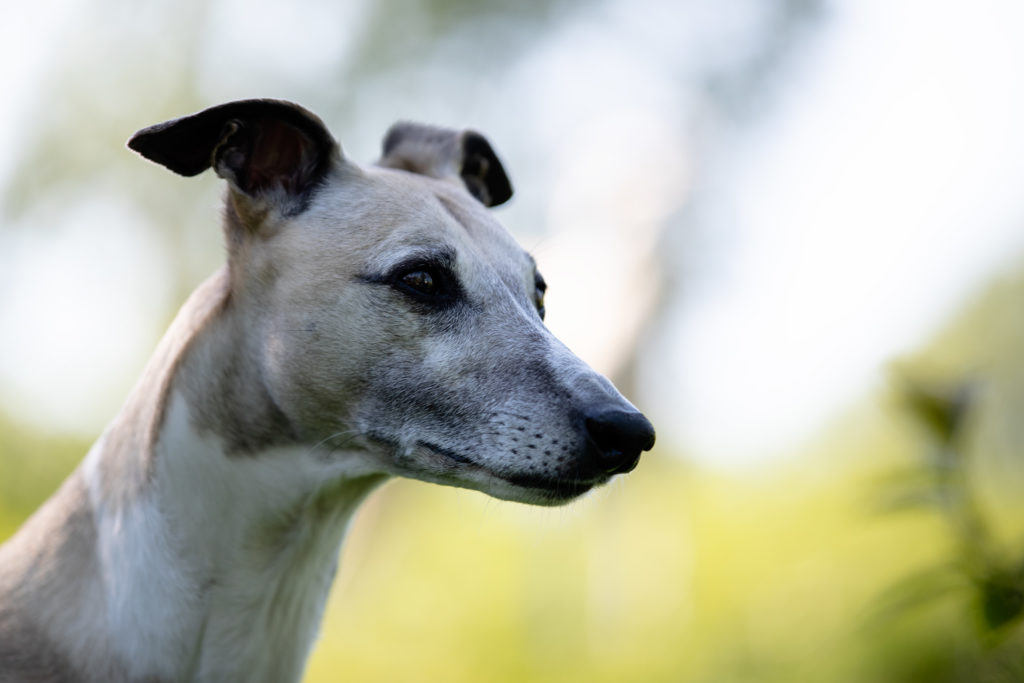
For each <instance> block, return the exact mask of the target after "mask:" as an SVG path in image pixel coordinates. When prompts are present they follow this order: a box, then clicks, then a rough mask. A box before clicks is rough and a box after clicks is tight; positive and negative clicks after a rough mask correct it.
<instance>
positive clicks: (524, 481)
mask: <svg viewBox="0 0 1024 683" xmlns="http://www.w3.org/2000/svg"><path fill="white" fill-rule="evenodd" d="M502 478H503V479H505V481H507V482H509V483H511V484H515V485H516V486H521V487H523V488H526V489H532V490H534V491H543V492H544V493H545V494H547V495H549V496H551V497H552V499H554V500H570V499H572V498H575V497H576V496H580V495H583V494H584V493H586V492H587V491H589V490H590V489H592V488H594V487H595V486H597V485H599V484H602V483H603V482H604V480H603V479H596V480H579V479H572V480H568V479H549V478H547V477H541V476H537V475H529V474H520V475H513V476H506V477H502Z"/></svg>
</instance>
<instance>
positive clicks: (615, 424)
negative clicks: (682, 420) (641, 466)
mask: <svg viewBox="0 0 1024 683" xmlns="http://www.w3.org/2000/svg"><path fill="white" fill-rule="evenodd" d="M583 424H584V425H585V426H586V428H587V435H588V436H589V437H590V441H591V443H592V444H593V446H594V448H595V450H596V456H597V461H598V462H597V466H598V467H599V468H600V469H601V470H602V471H604V472H607V473H608V474H622V473H625V472H629V471H631V470H632V469H633V468H634V467H636V464H637V462H639V460H640V453H641V451H649V450H651V447H652V446H654V426H653V425H652V424H651V423H650V422H649V421H648V420H647V418H646V417H644V416H643V415H641V414H640V413H637V412H634V411H624V410H597V411H594V412H593V413H590V414H588V415H585V416H584V418H583Z"/></svg>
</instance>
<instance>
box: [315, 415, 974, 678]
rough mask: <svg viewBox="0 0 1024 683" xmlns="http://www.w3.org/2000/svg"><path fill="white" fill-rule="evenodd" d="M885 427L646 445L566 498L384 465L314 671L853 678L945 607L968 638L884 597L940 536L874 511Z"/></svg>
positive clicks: (348, 554)
mask: <svg viewBox="0 0 1024 683" xmlns="http://www.w3.org/2000/svg"><path fill="white" fill-rule="evenodd" d="M862 436H863V435H862ZM891 436H892V435H889V438H887V439H886V440H884V441H879V442H877V443H871V442H872V439H871V438H870V437H866V438H860V439H857V441H858V442H859V446H861V447H867V448H871V449H872V451H868V452H861V453H860V454H859V456H860V457H859V458H848V459H844V456H843V454H842V453H841V452H837V453H835V454H834V455H835V456H836V457H837V458H838V460H836V459H833V460H831V462H830V465H829V466H827V467H826V468H824V469H814V470H809V469H808V467H806V466H805V465H803V464H801V462H806V461H794V462H790V463H789V464H788V465H786V466H784V467H780V468H777V469H776V470H773V471H769V472H764V473H761V474H759V475H750V474H747V475H735V476H729V475H722V474H718V475H714V474H710V473H707V472H700V471H696V470H694V469H692V468H690V467H687V466H685V465H684V464H683V463H682V461H681V460H678V459H676V458H673V457H671V456H670V455H668V454H666V453H656V454H654V455H653V456H651V457H648V458H646V459H645V460H644V461H643V463H642V465H641V467H640V468H638V470H637V471H636V472H635V473H633V474H632V475H630V476H629V477H628V478H625V479H624V480H622V481H619V482H616V483H615V484H613V485H612V486H611V487H609V488H608V489H606V490H602V491H598V492H596V493H595V494H593V495H591V496H589V497H588V498H586V499H585V500H583V501H580V502H578V503H576V504H574V505H573V506H571V507H570V508H568V509H558V510H546V509H541V510H538V509H533V508H528V507H525V506H517V505H514V504H507V503H500V502H495V501H491V500H489V499H487V498H485V497H483V496H481V495H480V494H476V493H472V492H462V491H453V490H450V489H441V488H439V487H430V486H424V485H422V484H416V483H412V482H395V483H392V484H390V485H389V486H388V487H387V488H386V489H385V490H384V491H382V492H381V493H379V494H378V495H377V496H376V497H375V498H374V499H373V500H372V501H371V502H370V503H369V505H368V506H367V507H366V508H365V509H364V510H363V513H362V517H361V519H360V520H359V522H358V523H357V525H356V527H355V529H354V532H353V534H352V538H351V539H350V542H349V545H348V546H347V547H346V549H345V552H344V553H343V561H342V564H343V569H342V572H341V576H340V580H339V582H338V583H337V584H336V586H335V590H334V593H333V595H332V597H331V600H330V603H329V606H328V612H327V617H326V619H325V622H324V627H323V633H322V638H321V640H320V642H319V644H318V646H317V649H316V651H315V653H314V656H313V658H312V660H311V663H310V667H309V670H308V675H307V681H336V680H342V679H344V680H358V681H428V680H430V681H433V680H443V681H483V680H486V681H527V680H528V681H577V680H579V681H609V682H611V681H748V680H749V681H755V680H756V681H793V680H829V681H840V680H850V681H856V680H872V677H873V676H875V675H877V674H881V673H882V670H884V669H886V668H889V667H891V666H896V663H893V662H892V661H890V660H891V658H892V657H893V656H899V657H902V658H903V659H905V660H907V662H908V664H909V665H916V664H915V662H916V661H917V659H919V658H916V657H915V656H911V657H908V651H907V648H915V647H916V648H919V649H923V650H925V651H926V654H927V651H928V650H929V648H931V649H935V648H936V647H938V646H937V645H936V642H938V641H937V639H939V640H941V639H942V638H944V637H945V636H944V635H943V632H942V630H941V629H940V630H939V631H938V634H937V635H936V634H933V633H930V632H929V630H928V629H932V630H933V631H934V626H935V622H934V621H933V620H934V619H935V618H936V615H939V617H938V618H940V619H942V621H943V622H947V621H949V622H951V623H953V624H954V626H953V630H954V631H955V635H956V636H957V637H958V638H962V636H963V635H964V633H963V630H961V629H960V627H959V626H958V625H956V623H955V618H957V617H958V616H960V615H961V612H962V610H961V609H960V607H961V606H960V605H959V604H951V603H949V601H947V602H946V603H944V604H938V606H937V607H935V608H933V609H931V610H930V611H928V612H927V619H928V620H930V621H929V622H928V623H929V624H930V626H928V627H927V628H924V627H923V625H921V624H917V625H915V620H920V619H921V618H922V617H921V616H920V615H919V614H915V613H911V614H908V615H903V614H890V615H887V614H886V613H885V612H884V611H883V610H882V603H881V602H880V600H879V596H880V595H882V594H883V593H884V592H885V590H886V588H887V587H888V586H890V585H892V584H893V583H894V582H896V581H898V580H900V579H901V578H903V577H904V576H907V575H910V574H911V573H913V572H915V571H917V570H920V569H922V568H925V567H928V566H931V565H935V564H938V563H940V562H942V561H943V559H944V557H945V555H946V553H947V552H948V551H949V549H948V547H947V546H946V542H945V540H944V539H945V536H944V534H943V530H942V527H941V525H940V524H939V523H938V521H937V518H936V517H935V516H933V515H931V514H929V513H927V512H923V511H920V512H909V513H901V514H898V515H897V514H889V513H883V512H880V511H879V506H878V502H879V501H880V500H881V496H880V495H879V496H876V493H877V490H876V489H877V488H878V486H879V481H880V479H879V477H878V476H877V475H878V473H880V472H885V471H888V469H889V468H890V467H891V465H892V464H893V462H894V460H895V459H902V460H903V461H904V462H906V461H907V458H908V457H910V451H909V449H908V448H907V447H908V446H909V445H910V444H909V443H907V442H901V441H900V440H899V439H893V438H891ZM850 445H851V446H852V444H850ZM838 450H839V451H842V450H843V449H842V448H839V449H838ZM942 615H945V616H942ZM889 642H899V643H903V649H899V650H898V651H895V652H889V651H888V645H887V643H889ZM875 680H878V679H877V678H876V679H875Z"/></svg>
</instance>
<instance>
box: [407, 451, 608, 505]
mask: <svg viewBox="0 0 1024 683" xmlns="http://www.w3.org/2000/svg"><path fill="white" fill-rule="evenodd" d="M416 445H417V446H420V447H421V448H426V449H427V450H429V451H432V452H434V453H437V454H438V455H442V456H444V457H446V458H448V459H450V460H454V461H455V462H457V463H459V464H461V465H473V466H475V467H482V466H481V465H480V464H479V463H478V462H476V461H474V460H471V459H470V458H467V457H466V456H464V455H460V454H459V453H456V452H455V451H452V450H450V449H448V448H445V447H443V446H438V445H437V444H433V443H430V442H429V441H417V442H416ZM496 476H498V477H500V478H501V479H504V480H505V481H507V482H508V483H510V484H514V485H516V486H519V487H521V488H524V489H530V490H532V491H537V492H540V493H542V494H543V495H544V496H545V497H547V498H550V500H551V501H554V502H557V501H564V500H570V499H572V498H575V497H577V496H580V495H583V494H584V493H586V492H587V491H589V490H590V489H592V488H594V487H595V486H597V485H598V484H601V483H603V479H598V480H591V481H581V480H575V479H574V480H565V479H549V478H547V477H541V476H537V475H529V474H519V475H501V474H498V475H496Z"/></svg>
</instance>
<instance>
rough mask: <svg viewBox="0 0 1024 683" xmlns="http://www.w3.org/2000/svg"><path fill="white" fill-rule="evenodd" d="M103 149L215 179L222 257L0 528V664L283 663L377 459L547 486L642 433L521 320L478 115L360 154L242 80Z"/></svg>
mask: <svg viewBox="0 0 1024 683" xmlns="http://www.w3.org/2000/svg"><path fill="white" fill-rule="evenodd" d="M128 146H129V147H130V148H131V149H133V150H135V151H137V152H139V153H140V154H142V155H143V156H144V157H146V158H148V159H150V160H152V161H155V162H157V163H159V164H162V165H164V166H166V167H167V168H168V169H170V170H171V171H174V172H175V173H178V174H181V175H183V176H194V175H197V174H199V173H201V172H202V171H204V170H205V169H207V168H211V167H212V168H213V170H214V171H215V172H216V173H217V175H218V176H220V177H221V178H223V179H224V180H225V181H227V186H228V187H227V192H226V196H225V208H224V220H223V222H224V231H225V234H226V240H227V252H228V257H227V264H226V266H225V267H224V268H222V269H221V270H220V271H219V272H217V273H216V274H215V275H213V276H212V277H211V278H210V279H209V280H207V281H206V282H205V283H204V284H202V285H201V286H200V287H199V288H198V289H197V290H196V291H195V292H194V293H193V294H192V296H191V297H190V298H189V299H188V301H187V302H186V303H185V305H184V307H183V308H182V310H181V312H180V313H179V314H178V316H177V318H176V320H175V321H174V323H173V324H172V326H171V328H170V330H169V332H168V333H167V335H166V336H165V337H164V339H163V340H162V341H161V342H160V344H159V346H158V348H157V350H156V353H155V355H154V357H153V358H152V360H151V361H150V363H149V364H148V366H147V367H146V370H145V372H144V374H143V376H142V379H141V380H140V381H139V383H138V385H137V386H136V387H135V389H134V390H133V392H132V393H131V396H130V397H129V398H128V401H127V403H126V404H125V405H124V407H123V408H122V410H121V412H120V413H119V414H118V415H117V416H116V417H115V418H114V421H113V422H112V423H111V424H110V426H109V427H108V428H107V429H106V431H105V432H104V433H103V435H102V436H101V437H100V439H99V441H97V442H96V444H95V445H94V446H93V448H92V449H91V450H90V451H89V453H88V455H87V456H86V458H85V460H84V461H83V463H82V464H81V466H79V467H78V469H77V470H75V471H74V472H73V473H72V474H71V475H70V477H69V478H68V479H67V481H65V482H64V484H63V485H62V486H61V488H60V490H59V491H58V492H57V493H56V494H55V495H54V496H53V497H52V498H51V499H50V500H49V501H48V502H46V503H45V504H44V505H43V507H42V508H41V509H40V510H39V511H38V512H36V513H35V515H33V516H32V517H31V518H30V519H29V520H28V522H26V523H25V525H24V526H23V527H22V528H21V529H20V530H19V531H18V532H17V534H16V535H15V536H14V537H13V538H12V539H11V540H10V541H9V542H8V543H7V544H6V545H4V546H3V547H2V548H0V680H2V681H19V682H21V681H221V682H222V681H247V682H252V681H273V682H279V681H295V680H298V679H299V678H300V677H301V675H302V672H303V668H304V665H305V660H306V658H307V656H308V654H309V651H310V648H311V645H312V643H313V640H314V638H315V636H316V633H317V629H318V626H319V622H320V618H321V613H322V611H323V608H324V602H325V599H326V596H327V592H328V588H329V586H330V584H331V581H332V579H333V577H334V574H335V570H336V568H337V557H338V551H339V547H340V544H341V541H342V537H343V536H344V534H345V529H346V527H347V525H348V523H349V520H350V519H351V517H352V516H353V514H354V512H355V510H356V508H357V506H358V505H359V503H360V502H361V501H362V500H363V499H364V498H366V496H367V494H369V493H370V492H371V491H372V490H373V489H375V488H376V487H378V486H379V485H380V484H381V483H382V482H384V481H385V480H386V479H388V478H389V477H392V476H404V477H412V478H414V479H422V480H424V481H431V482H436V483H439V484H448V485H451V486H461V487H466V488H471V489H477V490H479V491H483V492H484V493H487V494H490V495H492V496H495V497H498V498H503V499H506V500H514V501H521V502H525V503H534V504H540V505H557V504H560V503H564V502H567V501H569V500H571V499H573V498H575V497H577V496H579V495H580V494H582V493H584V492H585V491H587V490H589V489H590V488H592V487H594V486H596V485H599V484H602V483H604V482H606V481H607V480H608V479H609V478H610V477H612V476H613V475H615V474H619V473H623V472H628V471H630V470H632V469H633V467H634V466H635V465H636V464H637V460H638V458H639V456H640V453H641V451H645V450H648V449H650V448H651V446H652V445H653V443H654V430H653V428H652V427H651V424H650V423H649V422H648V421H647V420H646V419H645V418H644V417H643V415H641V414H640V412H638V411H637V410H636V408H634V407H633V406H632V405H631V404H630V403H629V402H628V401H626V399H624V398H623V397H622V396H621V395H620V394H619V392H618V391H616V389H615V388H614V387H613V386H612V384H611V383H610V382H609V381H608V380H607V379H605V378H604V377H603V376H601V375H600V374H598V373H597V372H595V371H594V370H592V369H590V368H589V367H587V365H585V364H584V363H583V362H582V361H581V360H580V359H578V358H577V357H576V356H574V355H573V354H572V353H571V352H570V351H569V350H568V349H567V348H566V347H565V346H563V345H562V344H561V343H559V342H558V340H556V339H555V338H554V337H553V336H552V335H551V333H550V332H548V330H547V329H546V328H545V326H544V323H543V322H542V319H543V317H544V290H545V284H544V280H543V279H542V278H541V276H540V274H539V273H538V271H537V268H536V264H535V262H534V259H533V258H531V257H530V256H529V255H527V253H526V252H524V251H523V250H522V249H521V248H519V247H518V246H517V245H516V243H515V242H514V241H513V239H512V238H511V237H510V235H509V234H508V233H507V232H506V231H505V230H504V229H503V228H502V227H501V226H500V225H499V224H498V222H496V221H495V219H494V218H492V217H491V215H490V214H489V213H488V211H487V207H489V206H494V205H497V204H501V203H502V202H504V201H506V200H507V199H508V198H509V197H510V196H511V195H512V188H511V185H510V184H509V181H508V178H507V176H506V175H505V171H504V169H503V168H502V165H501V163H500V162H499V161H498V158H497V156H496V155H495V153H494V151H493V150H492V148H491V146H490V144H489V143H488V142H487V140H486V139H485V138H484V137H483V136H481V135H479V134H478V133H474V132H471V131H463V132H456V131H452V130H446V129H442V128H434V127H428V126H423V125H418V124H411V123H402V124H397V125H395V126H394V127H392V128H391V130H390V132H389V133H388V134H387V137H386V139H385V140H384V150H383V156H382V158H381V160H380V161H379V162H378V163H377V164H376V165H375V166H371V167H361V166H358V165H356V164H355V163H353V162H352V161H350V160H349V159H347V158H346V157H345V156H343V154H342V152H341V149H340V147H339V145H338V144H337V143H336V142H335V140H334V138H333V137H332V136H331V134H330V133H329V132H328V130H327V129H326V127H325V126H324V124H323V123H322V122H321V121H320V119H319V118H317V117H316V116H315V115H313V114H312V113H310V112H308V111H306V110H305V109H303V108H301V107H299V106H297V105H294V104H291V103H288V102H283V101H276V100H246V101H240V102H232V103H228V104H224V105H221V106H217V107H213V108H210V109H207V110H205V111H202V112H199V113H197V114H194V115H192V116H186V117H184V118H180V119H176V120H173V121H168V122H165V123H161V124H158V125H155V126H152V127H149V128H146V129H143V130H141V131H139V132H138V133H136V134H135V136H134V137H132V138H131V140H130V141H129V143H128ZM610 324H614V323H613V322H611V323H610Z"/></svg>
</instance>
